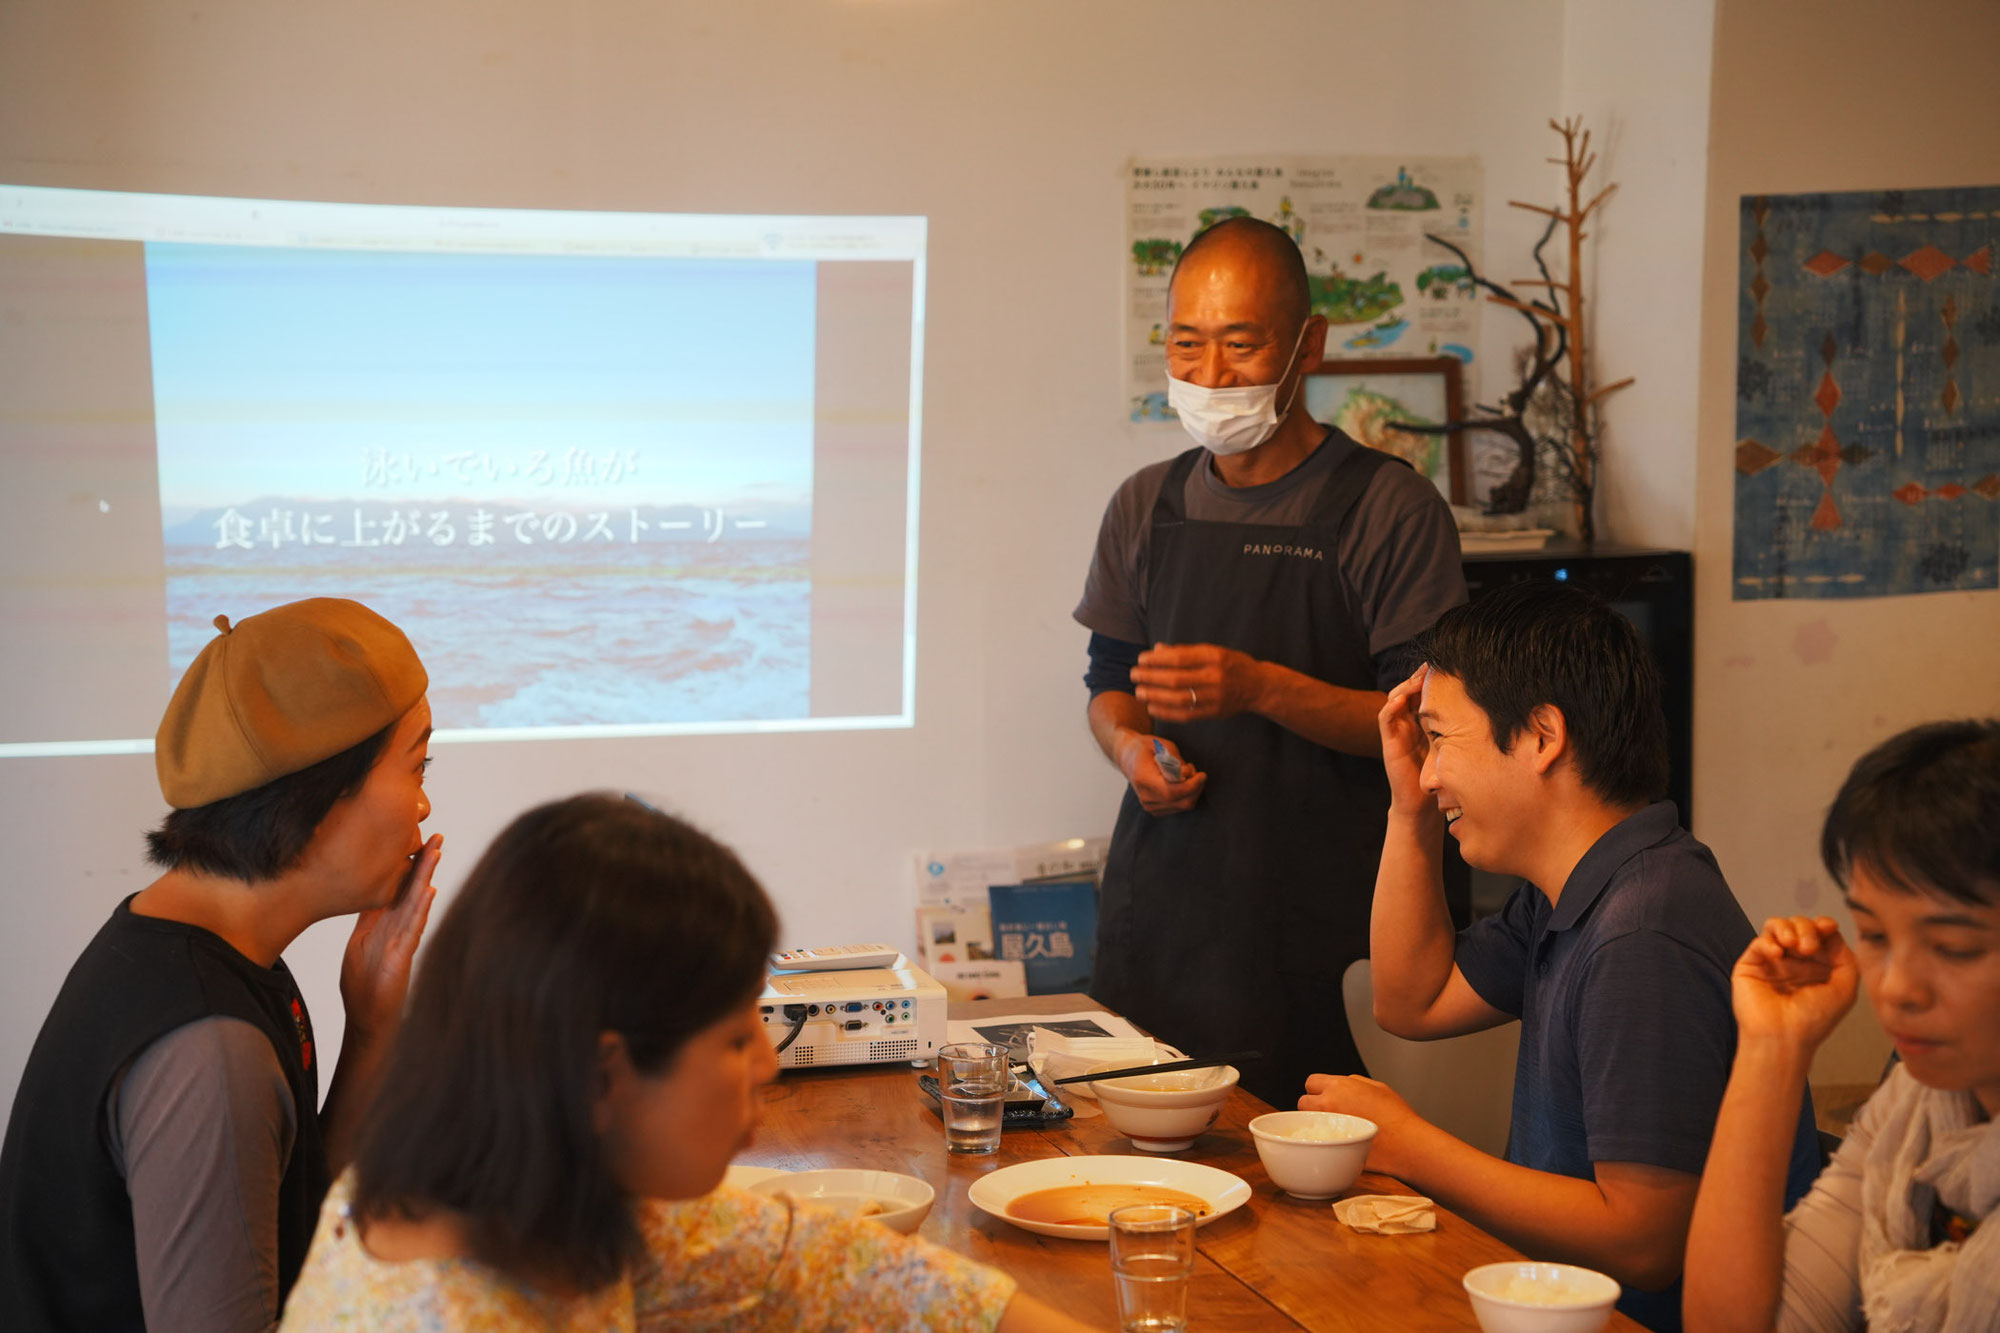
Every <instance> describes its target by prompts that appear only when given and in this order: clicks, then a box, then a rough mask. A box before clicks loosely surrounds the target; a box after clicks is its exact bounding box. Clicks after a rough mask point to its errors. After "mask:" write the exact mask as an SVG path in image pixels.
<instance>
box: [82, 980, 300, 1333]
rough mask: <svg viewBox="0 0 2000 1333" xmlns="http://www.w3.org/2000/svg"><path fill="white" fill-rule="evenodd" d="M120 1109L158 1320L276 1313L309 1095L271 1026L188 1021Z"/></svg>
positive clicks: (112, 1127)
mask: <svg viewBox="0 0 2000 1333" xmlns="http://www.w3.org/2000/svg"><path fill="white" fill-rule="evenodd" d="M310 1113H311V1112H310V1109H309V1110H308V1114H310ZM107 1121H108V1129H109V1136H110V1145H109V1146H110V1149H111V1155H112V1160H113V1162H114V1163H115V1165H116V1166H117V1168H118V1170H119V1173H120V1174H122V1175H123V1176H124V1177H125V1186H126V1191H127V1193H129V1194H130V1195H131V1199H132V1225H133V1231H134V1235H135V1239H136V1242H137V1246H138V1260H139V1292H140V1297H141V1300H142V1301H143V1303H144V1305H145V1312H146V1328H147V1331H148V1333H265V1330H268V1329H271V1328H274V1327H276V1325H277V1321H278V1187H279V1184H280V1182H281V1181H282V1180H283V1179H284V1175H285V1170H286V1167H287V1165H288V1164H289V1163H290V1161H291V1156H292V1148H293V1145H294V1144H295V1143H296V1142H297V1138H298V1108H297V1107H296V1106H295V1105H294V1104H293V1101H292V1093H291V1089H290V1088H289V1087H287V1086H286V1083H285V1071H284V1069H283V1068H282V1067H281V1066H280V1065H279V1063H278V1056H277V1052H275V1051H273V1050H272V1049H271V1042H270V1039H269V1038H268V1037H266V1036H265V1035H264V1034H263V1033H262V1032H261V1031H259V1030H258V1029H257V1028H256V1027H254V1026H253V1025H251V1024H249V1023H246V1022H244V1021H242V1020H241V1019H236V1018H222V1017H214V1018H203V1019H198V1020H196V1021H195V1022H192V1023H188V1024H186V1025H184V1026H182V1027H178V1028H175V1029H174V1030H173V1031H172V1032H169V1033H168V1034H167V1035H166V1036H164V1037H161V1038H160V1039H159V1040H158V1041H155V1042H154V1043H153V1044H152V1045H150V1046H148V1047H147V1048H146V1049H145V1050H144V1051H143V1052H141V1053H140V1056H139V1058H138V1059H137V1060H134V1061H133V1062H132V1064H131V1065H130V1066H129V1067H127V1069H126V1070H125V1073H124V1075H123V1076H122V1077H121V1078H120V1079H119V1081H118V1083H117V1085H116V1086H115V1087H114V1088H113V1089H112V1093H111V1104H110V1114H109V1115H108V1116H107Z"/></svg>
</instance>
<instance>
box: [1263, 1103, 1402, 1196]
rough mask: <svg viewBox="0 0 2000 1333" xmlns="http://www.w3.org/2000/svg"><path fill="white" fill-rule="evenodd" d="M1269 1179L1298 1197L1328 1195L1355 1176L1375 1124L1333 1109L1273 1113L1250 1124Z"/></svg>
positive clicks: (1364, 1160) (1372, 1138)
mask: <svg viewBox="0 0 2000 1333" xmlns="http://www.w3.org/2000/svg"><path fill="white" fill-rule="evenodd" d="M1250 1134H1251V1137H1252V1138H1254V1139H1255V1140H1256V1142H1257V1157H1258V1159H1259V1160H1260V1161H1262V1162H1263V1163H1264V1174H1265V1175H1268V1176H1269V1177H1270V1178H1271V1183H1272V1184H1273V1185H1276V1186H1277V1187H1278V1188H1279V1189H1281V1190H1283V1191H1284V1192H1285V1193H1287V1194H1289V1195H1291V1196H1292V1197H1294V1198H1297V1199H1331V1198H1332V1197H1333V1196H1334V1195H1336V1194H1338V1193H1340V1192H1341V1191H1342V1190H1344V1189H1346V1188H1347V1187H1348V1186H1349V1185H1352V1184H1353V1183H1354V1182H1355V1179H1356V1178H1357V1177H1359V1176H1360V1174H1361V1170H1362V1168H1363V1167H1365V1166H1366V1165H1367V1164H1368V1149H1369V1148H1370V1147H1371V1146H1372V1145H1373V1144H1374V1142H1375V1122H1374V1121H1373V1120H1363V1119H1362V1118H1361V1117H1360V1116H1358V1115H1342V1114H1340V1113H1339V1112H1337V1111H1272V1112H1270V1113H1269V1114H1268V1115H1260V1116H1258V1117H1257V1118H1256V1119H1255V1120H1252V1121H1251V1122H1250Z"/></svg>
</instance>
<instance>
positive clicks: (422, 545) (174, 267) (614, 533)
mask: <svg viewBox="0 0 2000 1333" xmlns="http://www.w3.org/2000/svg"><path fill="white" fill-rule="evenodd" d="M924 244H925V222H924V219H922V218H908V217H882V218H857V217H826V218H813V217H734V216H729V217H725V216H708V215H672V214H610V213H565V212H547V211H522V210H493V209H433V208H414V207H397V206H379V205H355V204H311V203H299V202H291V201H268V200H232V199H198V198H190V197H181V196H164V195H122V194H108V193H101V192H91V191H74V190H47V189H31V188H25V187H0V314H4V318H0V465H4V468H5V471H6V474H7V476H8V477H9V479H10V484H9V485H8V486H7V487H6V488H5V494H4V495H0V571H4V577H0V615H4V616H5V620H6V623H7V624H8V625H9V626H10V627H11V632H10V633H9V634H8V635H7V637H6V642H5V644H4V645H0V679H5V680H7V681H8V682H9V683H10V689H9V690H8V691H6V692H5V695H4V697H0V753H15V754H23V753H88V752H93V751H114V750H125V749H144V748H147V747H148V746H149V745H150V737H151V735H152V732H153V729H154V727H155V726H156V725H157V722H158V719H159V715H160V712H161V710H162V709H163V708H164V706H165V703H166V700H167V697H168V695H169V693H170V692H171V690H172V687H173V684H174V682H175V681H176V680H177V679H178V678H179V675H180V673H181V672H182V671H183V670H184V669H185V668H186V666H187V664H188V663H189V662H190V661H191V660H192V659H193V657H194V655H195V654H196V653H197V652H199V651H200V649H201V647H202V645H203V644H204V643H206V642H207V641H208V640H209V639H210V638H211V637H212V636H213V634H214V633H215V631H214V628H213V624H212V622H213V620H214V617H215V616H216V615H218V614H224V615H228V616H230V617H231V618H232V619H241V618H242V617H244V616H247V615H251V614H254V613H255V612H256V611H259V610H262V609H264V608H266V607H270V606H274V605H277V604H279V603H281V602H286V601H291V600H294V599H297V598H301V597H313V596H342V597H352V598H356V599H358V600H360V601H363V602H366V603H367V604H369V605H370V606H372V607H374V608H375V609H377V610H378V611H380V612H382V613H383V614H384V615H386V616H387V617H389V618H390V619H391V620H393V621H395V622H396V623H397V624H399V625H401V626H402V627H403V628H404V629H405V630H406V631H407V632H408V633H409V634H410V637H411V639H412V640H413V641H414V642H415V644H416V646H417V649H418V651H419V652H420V653H421V654H422V655H423V658H424V661H425V663H426V664H427V666H428V667H429V668H430V673H431V678H432V686H431V703H432V706H433V709H434V712H435V715H436V719H437V726H438V728H439V729H440V734H441V736H443V737H444V738H446V739H501V738H505V739H514V738H524V737H574V736H594V735H624V734H659V733H673V732H694V731H708V732H713V731H733V730H792V729H823V728H846V727H879V726H907V725H909V724H910V722H911V720H912V711H913V709H912V698H913V693H914V667H915V662H914V654H915V642H916V637H915V623H914V613H915V604H916V603H915V593H916V584H915V572H916V525H915V514H916V510H917V479H918V466H917V465H918V445H919V433H920V421H921V413H920V401H921V400H920V385H921V378H922V368H921V364H920V357H921V348H922V345H923V340H922V333H923V289H924V282H923V278H924Z"/></svg>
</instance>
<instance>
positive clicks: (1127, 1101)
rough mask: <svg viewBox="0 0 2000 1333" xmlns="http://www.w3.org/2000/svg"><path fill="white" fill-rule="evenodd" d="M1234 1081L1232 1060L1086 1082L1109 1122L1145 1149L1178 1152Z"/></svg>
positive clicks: (1211, 1118)
mask: <svg viewBox="0 0 2000 1333" xmlns="http://www.w3.org/2000/svg"><path fill="white" fill-rule="evenodd" d="M1117 1067H1118V1066H1116V1065H1109V1066H1106V1065H1100V1066H1098V1068H1100V1069H1103V1068H1111V1069H1116V1068H1117ZM1235 1086H1236V1069H1235V1066H1233V1065H1221V1066H1216V1067H1211V1068H1208V1069H1178V1070H1175V1071H1174V1072H1172V1073H1169V1074H1133V1075H1132V1076H1130V1077H1129V1078H1105V1079H1099V1080H1097V1082H1095V1083H1093V1084H1091V1087H1093V1088H1095V1089H1096V1090H1097V1104H1098V1105H1099V1106H1101V1107H1103V1108H1104V1118H1105V1119H1106V1120H1109V1121H1110V1122H1111V1127H1112V1128H1113V1129H1115V1130H1117V1131H1118V1132H1119V1133H1120V1134H1123V1135H1124V1136H1125V1137H1126V1138H1128V1139H1130V1140H1132V1146H1133V1147H1135V1148H1142V1149H1144V1150H1145V1151H1147V1152H1179V1151H1180V1150H1181V1149H1182V1148H1185V1147H1187V1146H1188V1145H1189V1144H1190V1143H1193V1142H1194V1141H1195V1138H1196V1137H1197V1136H1198V1135H1200V1133H1201V1132H1202V1131H1203V1130H1205V1129H1207V1128H1208V1127H1209V1126H1210V1125H1212V1124H1214V1123H1215V1119H1216V1117H1217V1116H1219V1115H1221V1114H1222V1104H1223V1103H1224V1102H1225V1101H1227V1100H1229V1090H1230V1089H1231V1088H1233V1087H1235Z"/></svg>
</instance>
